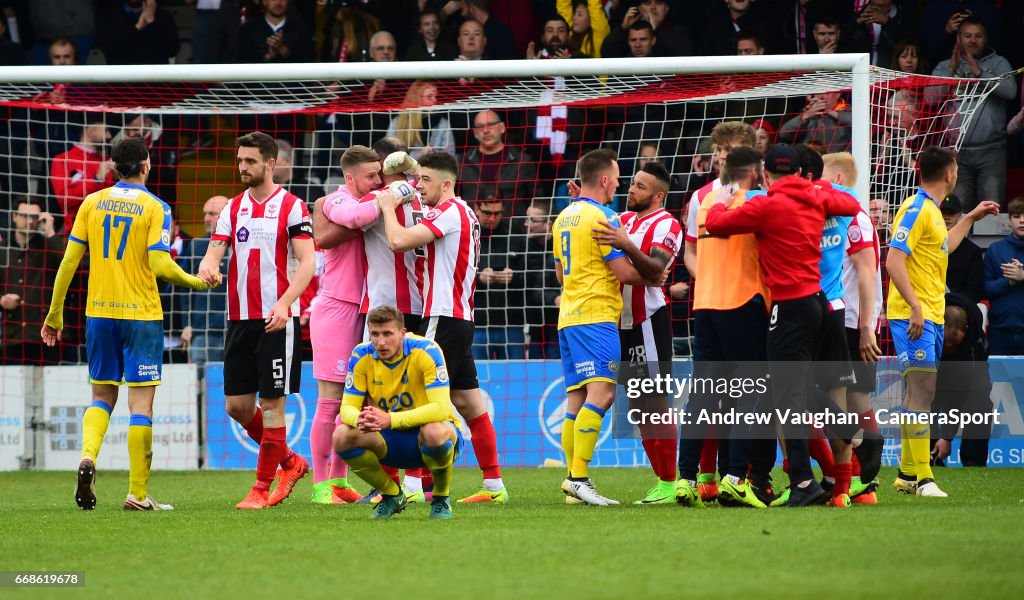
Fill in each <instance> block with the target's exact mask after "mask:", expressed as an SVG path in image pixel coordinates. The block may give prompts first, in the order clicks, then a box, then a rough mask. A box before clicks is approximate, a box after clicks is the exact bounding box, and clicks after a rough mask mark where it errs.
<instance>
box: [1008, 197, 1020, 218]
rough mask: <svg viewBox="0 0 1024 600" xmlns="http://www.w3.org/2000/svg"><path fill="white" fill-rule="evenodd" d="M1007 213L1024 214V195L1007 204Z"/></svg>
mask: <svg viewBox="0 0 1024 600" xmlns="http://www.w3.org/2000/svg"><path fill="white" fill-rule="evenodd" d="M1006 214H1008V215H1024V196H1017V197H1016V198H1014V199H1013V200H1010V203H1009V204H1007V205H1006Z"/></svg>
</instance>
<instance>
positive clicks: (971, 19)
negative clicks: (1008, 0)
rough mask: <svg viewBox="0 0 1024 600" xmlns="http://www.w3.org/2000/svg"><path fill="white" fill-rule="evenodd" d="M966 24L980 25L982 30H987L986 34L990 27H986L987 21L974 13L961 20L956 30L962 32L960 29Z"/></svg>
mask: <svg viewBox="0 0 1024 600" xmlns="http://www.w3.org/2000/svg"><path fill="white" fill-rule="evenodd" d="M965 25H977V26H978V27H981V30H982V31H984V32H985V35H988V27H985V23H984V22H983V21H982V20H981V19H979V18H978V17H976V16H974V15H971V16H969V17H965V18H964V20H962V21H960V25H959V26H958V27H957V28H956V32H957V33H960V30H961V29H963V28H964V26H965Z"/></svg>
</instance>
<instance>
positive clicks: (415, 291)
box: [359, 188, 427, 315]
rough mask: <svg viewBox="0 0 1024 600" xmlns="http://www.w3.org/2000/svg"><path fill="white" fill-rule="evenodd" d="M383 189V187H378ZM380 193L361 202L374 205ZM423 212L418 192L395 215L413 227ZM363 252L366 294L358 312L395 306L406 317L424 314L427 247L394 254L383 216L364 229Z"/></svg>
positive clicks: (369, 195)
mask: <svg viewBox="0 0 1024 600" xmlns="http://www.w3.org/2000/svg"><path fill="white" fill-rule="evenodd" d="M381 189H384V188H381ZM380 191H381V190H375V191H372V192H370V193H369V194H367V195H365V196H363V197H362V198H361V199H360V200H359V201H360V202H373V201H374V200H375V199H376V198H377V194H379V193H380ZM424 214H425V211H424V210H423V203H422V202H421V200H420V194H419V192H416V197H415V198H414V199H413V201H412V202H410V203H408V204H403V205H402V206H400V207H398V210H397V211H396V216H397V217H398V222H399V223H400V224H401V225H402V227H412V226H413V225H415V224H416V223H419V222H420V221H422V220H423V217H424ZM363 245H364V247H365V249H366V264H367V269H366V293H365V294H364V295H363V302H362V305H361V306H360V307H359V310H360V312H362V313H363V314H366V313H367V312H369V311H370V310H372V309H374V308H377V307H378V306H394V307H396V308H398V311H399V312H401V313H404V314H407V315H422V314H423V277H424V269H425V268H426V257H427V251H426V248H416V249H414V250H410V251H409V252H401V253H399V252H394V251H392V250H391V244H390V242H388V235H387V232H386V231H385V230H384V219H383V217H380V218H378V219H377V220H376V221H374V222H373V223H371V224H369V225H367V226H365V227H363Z"/></svg>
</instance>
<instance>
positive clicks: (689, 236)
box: [686, 177, 722, 244]
mask: <svg viewBox="0 0 1024 600" xmlns="http://www.w3.org/2000/svg"><path fill="white" fill-rule="evenodd" d="M720 187H722V180H721V179H720V178H717V177H716V178H715V180H714V181H712V182H711V183H705V184H704V185H703V186H702V187H701V188H700V189H699V190H697V191H696V192H694V193H693V194H692V195H691V196H690V203H689V204H687V205H686V241H687V242H690V243H691V244H696V243H697V213H698V212H700V205H701V203H703V202H704V198H706V197H707V195H708V194H710V193H711V192H713V191H715V190H717V189H718V188H720Z"/></svg>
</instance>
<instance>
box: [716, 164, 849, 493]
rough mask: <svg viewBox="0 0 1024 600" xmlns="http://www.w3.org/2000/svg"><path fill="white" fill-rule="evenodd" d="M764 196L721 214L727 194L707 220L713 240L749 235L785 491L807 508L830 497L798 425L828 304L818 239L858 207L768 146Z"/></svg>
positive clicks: (801, 429) (804, 430)
mask: <svg viewBox="0 0 1024 600" xmlns="http://www.w3.org/2000/svg"><path fill="white" fill-rule="evenodd" d="M764 163H765V164H764V177H765V183H766V184H767V185H768V194H767V195H766V196H755V197H754V198H752V199H750V200H748V201H747V202H746V203H745V204H744V205H743V206H742V207H740V208H738V209H736V210H729V211H727V210H726V208H725V202H726V200H728V195H726V194H720V195H719V196H718V198H717V201H718V203H717V204H716V205H715V206H713V207H712V208H711V209H710V210H709V211H708V215H707V220H706V221H705V229H706V230H707V232H708V233H710V234H712V235H733V234H741V233H753V234H754V236H755V238H756V239H757V246H758V261H759V262H760V263H761V269H762V270H763V271H764V277H765V283H766V284H767V285H768V289H769V291H770V292H771V296H772V310H771V317H770V320H769V325H768V353H767V354H768V360H769V361H770V362H772V363H776V364H778V363H786V364H785V369H784V370H781V371H780V372H779V373H776V374H773V376H772V396H773V397H774V399H775V408H776V410H777V411H778V412H777V414H778V415H779V417H780V418H781V419H782V421H783V423H782V431H783V434H784V436H785V438H786V456H787V458H788V459H789V479H790V484H791V491H790V495H789V501H788V502H787V503H786V505H787V506H808V505H810V504H818V503H822V502H824V501H826V500H827V499H828V493H827V492H825V490H823V489H822V488H821V485H819V484H818V482H817V480H815V478H814V472H813V471H812V470H811V460H810V456H809V454H808V448H807V431H808V429H807V427H806V425H803V424H801V423H800V422H799V417H801V416H802V415H803V414H804V412H805V411H806V410H807V399H808V388H809V387H810V386H811V385H812V380H811V366H812V361H813V360H814V358H815V356H817V354H818V350H819V348H820V345H821V339H822V334H823V333H824V323H825V320H824V319H825V314H826V312H827V311H828V302H827V301H826V299H825V295H824V294H823V293H822V291H821V271H820V270H819V268H818V263H819V262H820V261H821V235H822V231H823V230H824V226H825V219H826V218H827V217H828V216H839V215H843V216H852V215H855V214H857V211H858V210H860V204H859V203H858V202H857V200H856V199H854V198H853V197H852V196H850V195H847V194H834V193H833V192H832V190H831V188H830V186H829V187H826V186H827V184H826V183H825V182H821V181H818V182H812V181H809V180H807V179H804V178H802V177H800V172H801V171H800V155H799V154H798V153H797V151H796V150H795V149H794V148H793V147H792V146H788V145H786V144H777V145H775V146H773V147H772V148H771V149H770V150H769V151H768V154H767V155H766V156H765V160H764Z"/></svg>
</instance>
